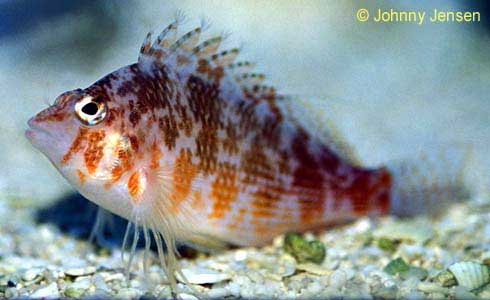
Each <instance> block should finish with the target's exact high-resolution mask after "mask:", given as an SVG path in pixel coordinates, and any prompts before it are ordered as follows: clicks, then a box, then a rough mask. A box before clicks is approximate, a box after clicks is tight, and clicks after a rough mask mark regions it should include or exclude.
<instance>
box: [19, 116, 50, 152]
mask: <svg viewBox="0 0 490 300" xmlns="http://www.w3.org/2000/svg"><path fill="white" fill-rule="evenodd" d="M27 125H28V126H29V128H27V130H26V131H25V132H24V135H25V137H26V138H27V139H28V140H29V141H30V142H31V143H32V144H34V146H36V144H37V143H36V140H38V137H39V135H44V136H49V135H50V133H49V131H47V130H46V129H45V128H43V127H42V126H41V125H40V124H39V122H37V121H36V117H32V118H30V119H29V121H27Z"/></svg>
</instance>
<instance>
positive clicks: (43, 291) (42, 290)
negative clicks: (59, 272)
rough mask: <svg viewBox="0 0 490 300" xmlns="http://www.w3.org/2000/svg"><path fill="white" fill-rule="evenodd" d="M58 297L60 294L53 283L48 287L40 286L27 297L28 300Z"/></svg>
mask: <svg viewBox="0 0 490 300" xmlns="http://www.w3.org/2000/svg"><path fill="white" fill-rule="evenodd" d="M59 297H60V292H59V291H58V285H57V284H56V282H53V283H51V284H49V285H45V286H40V287H38V288H37V289H35V290H34V291H33V292H32V293H31V294H30V295H29V298H31V299H37V298H44V299H56V298H59Z"/></svg>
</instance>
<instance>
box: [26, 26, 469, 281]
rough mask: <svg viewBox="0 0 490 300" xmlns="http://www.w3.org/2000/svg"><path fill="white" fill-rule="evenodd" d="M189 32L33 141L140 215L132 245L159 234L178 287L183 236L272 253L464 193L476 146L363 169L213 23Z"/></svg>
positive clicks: (96, 91)
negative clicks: (279, 243) (300, 237)
mask: <svg viewBox="0 0 490 300" xmlns="http://www.w3.org/2000/svg"><path fill="white" fill-rule="evenodd" d="M180 24H181V20H180V19H179V18H177V19H176V20H175V21H174V22H172V23H171V24H170V25H168V26H167V27H165V29H164V30H163V31H162V32H161V33H160V34H159V35H158V36H157V37H156V38H152V34H151V33H149V34H148V35H147V36H146V38H145V39H144V42H143V44H142V46H141V48H140V52H139V56H138V59H137V61H136V62H134V63H132V64H129V65H127V66H124V67H122V68H120V69H118V70H115V71H113V72H111V73H109V74H108V75H106V76H104V77H102V78H101V79H99V80H97V81H96V82H95V83H93V84H92V85H90V86H88V87H86V88H83V89H82V88H77V89H74V90H71V91H67V92H65V93H63V94H61V95H60V96H58V97H57V98H56V100H55V102H54V104H53V105H50V106H49V107H48V108H46V109H44V110H42V111H41V112H39V113H38V114H36V115H35V116H34V117H32V118H31V119H30V120H29V121H28V126H29V129H27V130H26V133H25V134H26V137H27V138H28V139H29V140H30V141H31V143H32V144H33V146H34V147H35V148H37V149H38V150H39V151H40V152H41V153H43V154H44V155H45V156H46V157H47V158H48V159H49V160H50V161H51V163H52V164H53V165H54V167H55V168H56V169H57V170H58V171H59V172H60V173H61V175H62V176H64V177H65V178H66V180H67V181H68V182H70V183H71V184H72V185H73V187H74V188H75V189H76V190H77V191H79V192H80V193H81V194H82V195H83V196H84V197H86V198H87V199H88V200H90V201H92V202H94V203H95V204H97V205H98V206H100V207H101V208H103V209H105V210H107V211H109V212H111V213H113V214H116V215H119V216H121V217H123V218H125V219H127V220H128V221H129V223H128V224H129V225H128V229H127V230H126V234H125V238H124V242H123V249H124V248H125V247H126V244H127V242H128V241H129V240H130V239H131V238H132V241H133V242H132V246H131V250H132V251H131V252H132V253H134V249H135V247H136V244H137V242H138V239H139V238H140V234H141V232H142V233H143V237H144V240H145V242H146V247H147V248H146V249H147V250H148V249H149V244H151V236H153V239H154V241H155V243H156V246H157V251H158V256H159V259H160V263H161V264H162V265H163V266H164V267H165V269H166V270H167V275H168V276H169V278H170V279H171V281H172V282H173V284H174V285H175V278H174V275H173V274H174V271H175V272H178V270H179V267H178V260H177V250H176V243H177V242H179V243H186V244H189V245H192V246H195V247H203V248H206V249H208V248H209V249H213V248H220V247H222V246H223V245H227V244H233V245H237V246H262V245H265V244H267V243H268V242H270V241H271V239H273V238H274V237H276V236H278V235H280V234H283V233H285V232H287V231H297V232H305V231H309V230H317V229H322V228H327V227H328V226H331V225H335V224H339V223H343V222H346V221H349V220H354V219H356V218H359V217H361V216H378V215H384V214H395V215H413V214H416V213H421V212H424V211H426V210H430V209H431V207H432V208H437V207H440V206H441V203H443V202H444V201H446V199H449V198H458V197H460V195H461V194H462V193H463V191H464V183H463V179H462V178H463V173H464V169H465V161H466V156H467V152H466V151H459V150H456V151H453V150H454V148H448V149H443V150H442V151H439V152H438V153H436V154H434V155H430V156H424V157H421V158H420V159H412V160H402V161H395V162H387V163H386V165H383V166H378V167H367V166H363V165H362V164H361V163H360V161H359V159H358V158H356V156H355V154H354V151H353V149H352V147H351V146H350V145H349V143H348V142H347V141H346V139H344V138H342V137H341V135H340V134H338V130H336V128H335V126H334V124H332V123H331V122H329V121H328V120H325V124H323V128H324V129H325V130H323V134H319V132H320V130H318V128H317V127H315V126H307V125H305V123H304V122H303V121H302V119H308V118H309V117H310V116H309V115H308V114H299V113H298V110H297V108H295V106H294V103H295V101H296V99H295V97H292V96H288V95H285V94H281V93H280V92H279V91H278V90H277V89H276V88H274V87H272V86H269V85H266V84H264V81H265V76H264V75H263V74H260V73H255V72H253V68H254V66H255V64H254V63H251V62H248V61H241V60H239V53H240V49H238V48H232V49H225V50H222V49H220V48H221V46H222V45H221V44H222V42H223V40H224V37H223V36H221V35H217V36H214V37H211V38H208V39H203V38H202V35H203V32H204V28H203V26H200V27H196V28H195V29H193V30H191V31H189V32H188V33H186V34H184V35H181V36H179V33H178V28H179V25H180ZM330 113H333V112H330ZM131 232H132V234H131ZM131 235H132V237H131ZM164 248H166V250H167V251H164V250H165V249H164ZM129 264H131V263H129Z"/></svg>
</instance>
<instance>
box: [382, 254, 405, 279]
mask: <svg viewBox="0 0 490 300" xmlns="http://www.w3.org/2000/svg"><path fill="white" fill-rule="evenodd" d="M409 269H410V266H409V265H407V263H406V262H405V261H404V260H403V259H401V258H400V257H399V258H397V259H394V260H392V261H390V262H389V263H388V264H387V265H386V266H385V267H384V268H383V271H384V272H386V273H388V274H390V275H396V274H398V273H402V272H406V271H408V270H409Z"/></svg>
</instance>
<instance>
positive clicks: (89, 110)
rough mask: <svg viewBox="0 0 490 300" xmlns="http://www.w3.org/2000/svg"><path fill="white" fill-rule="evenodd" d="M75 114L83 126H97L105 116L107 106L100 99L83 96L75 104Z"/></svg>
mask: <svg viewBox="0 0 490 300" xmlns="http://www.w3.org/2000/svg"><path fill="white" fill-rule="evenodd" d="M75 113H76V115H77V117H78V119H79V120H80V121H81V122H82V123H83V124H85V125H90V126H91V125H97V124H99V123H100V122H101V121H102V120H104V118H105V117H106V115H107V105H106V104H105V102H104V101H102V100H101V99H100V98H94V97H92V96H85V97H83V98H81V99H80V100H78V101H77V103H75Z"/></svg>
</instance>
